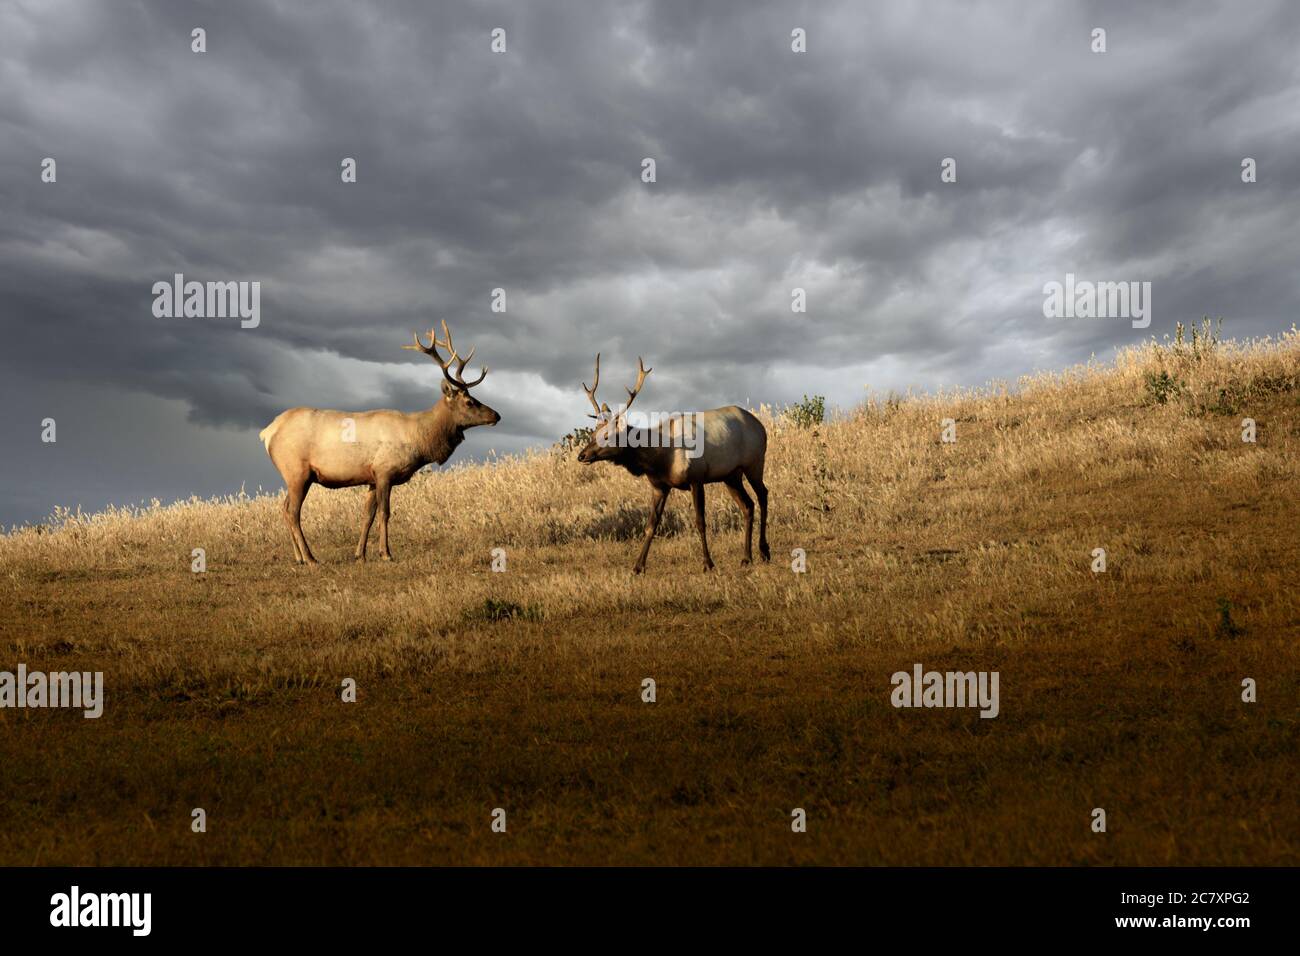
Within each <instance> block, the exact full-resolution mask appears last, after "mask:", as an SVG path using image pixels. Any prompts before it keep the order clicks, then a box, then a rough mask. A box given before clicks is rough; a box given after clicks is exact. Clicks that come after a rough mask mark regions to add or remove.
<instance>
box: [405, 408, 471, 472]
mask: <svg viewBox="0 0 1300 956" xmlns="http://www.w3.org/2000/svg"><path fill="white" fill-rule="evenodd" d="M416 418H417V419H418V421H419V424H420V451H421V453H422V454H423V456H424V457H425V458H426V459H427V460H428V461H430V462H432V463H433V464H436V465H441V464H442V463H443V462H445V461H446V460H447V459H448V458H450V457H451V453H452V452H453V451H455V450H456V446H457V445H459V444H460V443H461V442H462V441H464V440H465V430H464V429H463V428H461V427H460V426H459V425H457V424H456V422H455V420H454V419H453V418H452V415H451V409H450V408H448V407H447V403H446V402H439V403H438V404H437V405H434V406H433V408H430V409H428V410H427V411H423V412H417V413H416Z"/></svg>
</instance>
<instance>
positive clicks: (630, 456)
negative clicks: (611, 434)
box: [614, 429, 674, 478]
mask: <svg viewBox="0 0 1300 956" xmlns="http://www.w3.org/2000/svg"><path fill="white" fill-rule="evenodd" d="M643 430H644V429H643ZM673 451H674V449H672V448H658V447H656V448H634V447H624V448H620V449H619V451H618V455H617V456H616V457H615V458H614V462H615V464H617V465H619V466H621V467H622V468H625V469H626V470H627V471H628V473H629V474H632V475H634V476H635V477H637V478H640V477H641V476H642V475H650V476H651V477H655V478H659V477H662V476H664V475H667V474H668V472H669V471H670V470H671V468H672V455H673Z"/></svg>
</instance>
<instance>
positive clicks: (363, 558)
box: [355, 554, 366, 564]
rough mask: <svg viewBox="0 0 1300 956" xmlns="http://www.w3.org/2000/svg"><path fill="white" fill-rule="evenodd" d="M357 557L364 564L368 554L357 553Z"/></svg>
mask: <svg viewBox="0 0 1300 956" xmlns="http://www.w3.org/2000/svg"><path fill="white" fill-rule="evenodd" d="M355 559H356V560H357V561H360V562H361V563H362V564H365V563H366V556H365V555H364V554H358V555H355Z"/></svg>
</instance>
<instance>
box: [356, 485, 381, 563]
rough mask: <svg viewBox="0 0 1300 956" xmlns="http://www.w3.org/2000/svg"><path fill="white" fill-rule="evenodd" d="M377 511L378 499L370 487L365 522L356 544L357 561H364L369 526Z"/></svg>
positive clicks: (368, 537)
mask: <svg viewBox="0 0 1300 956" xmlns="http://www.w3.org/2000/svg"><path fill="white" fill-rule="evenodd" d="M378 509H379V499H378V497H377V496H376V495H375V489H374V486H373V485H372V486H371V487H370V494H369V495H367V496H366V520H365V521H363V522H362V524H361V540H360V541H358V542H357V560H358V561H364V560H366V545H367V544H368V543H369V540H370V526H371V525H372V524H374V521H375V512H376V511H377V510H378Z"/></svg>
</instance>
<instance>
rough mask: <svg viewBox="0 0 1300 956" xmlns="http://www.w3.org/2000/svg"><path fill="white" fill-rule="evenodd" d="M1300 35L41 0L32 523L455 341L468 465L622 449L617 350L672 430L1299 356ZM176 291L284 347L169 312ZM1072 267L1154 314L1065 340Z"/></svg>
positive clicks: (1006, 22)
mask: <svg viewBox="0 0 1300 956" xmlns="http://www.w3.org/2000/svg"><path fill="white" fill-rule="evenodd" d="M195 27H202V28H204V29H205V30H206V34H207V37H206V39H207V51H206V52H204V53H195V52H192V50H191V43H192V40H191V31H192V30H193V29H194V28H195ZM1095 27H1102V28H1105V30H1106V46H1107V51H1106V52H1105V53H1094V52H1092V50H1091V46H1092V44H1093V40H1092V36H1091V34H1092V30H1093V28H1095ZM494 28H502V29H504V31H505V39H506V51H505V52H504V53H494V52H493V50H492V48H491V42H492V38H491V32H492V30H493V29H494ZM795 28H802V29H804V30H805V31H806V35H807V52H804V53H797V52H794V51H792V49H791V43H792V39H791V31H792V30H794V29H795ZM1297 50H1300V4H1296V3H1284V2H1277V3H1267V2H1258V3H1256V2H1251V3H1220V4H1214V3H1168V4H1160V3H1140V4H1138V3H1130V2H1116V3H1095V4H1081V3H1080V4H1066V3H1060V4H1057V3H1043V2H1037V0H1029V2H1024V3H1010V2H1007V3H987V4H981V3H973V2H968V0H961V2H953V3H941V2H930V0H927V2H913V0H902V2H898V3H882V2H876V0H873V2H870V3H867V2H859V3H828V2H817V3H811V2H808V3H801V2H773V3H763V2H755V0H735V2H718V0H710V2H707V3H705V2H691V0H671V2H637V3H625V2H618V0H613V2H610V0H604V2H600V3H594V2H590V0H581V2H572V3H565V2H549V0H529V2H527V3H519V2H515V3H479V4H471V3H464V4H460V3H429V2H405V3H403V2H394V0H383V2H379V0H375V2H371V3H363V2H358V0H330V2H321V0H313V2H305V0H303V2H293V3H290V2H281V3H274V2H266V0H263V2H240V0H222V2H213V3H192V2H174V0H157V2H145V0H136V2H125V0H123V2H90V0H81V2H69V0H17V2H15V0H0V327H2V331H3V339H2V340H0V341H2V342H3V345H2V346H0V392H2V395H3V401H4V409H5V411H4V414H3V415H2V416H0V479H2V480H0V524H3V525H12V524H15V523H18V522H25V521H33V520H38V519H40V518H41V517H42V516H44V515H46V514H48V513H49V512H50V510H51V509H52V508H53V507H54V506H56V505H66V506H71V507H74V508H75V507H76V506H77V505H81V506H82V507H84V508H87V509H98V508H102V507H103V506H104V505H105V504H108V503H118V504H124V503H133V502H139V501H141V500H144V499H149V498H153V497H158V498H161V499H163V500H164V501H167V500H171V499H174V498H176V497H186V496H188V495H189V494H191V493H195V494H200V495H209V494H215V493H229V492H234V491H237V490H238V489H239V488H240V486H241V484H243V485H244V486H245V487H246V488H247V489H248V490H249V491H250V492H251V491H253V490H255V489H256V488H257V487H258V486H262V487H265V488H278V487H280V479H279V476H278V475H277V474H276V472H275V471H274V469H273V468H272V466H271V463H270V461H269V460H268V459H267V457H266V455H265V452H264V451H263V449H262V447H261V444H260V443H259V442H258V440H257V432H258V430H259V429H260V428H262V427H263V426H264V425H266V424H267V423H268V422H269V421H270V420H271V419H272V418H273V417H274V416H275V415H276V414H277V413H279V412H280V411H282V410H283V409H285V408H289V407H292V406H295V405H314V406H319V407H327V408H331V407H332V408H344V409H349V410H361V409H366V408H377V407H395V408H400V409H404V410H410V411H413V410H416V409H419V408H423V407H427V406H429V405H431V404H432V403H433V402H434V401H436V400H437V397H438V386H439V382H440V378H441V376H440V374H439V373H438V371H437V369H436V368H435V367H434V366H433V365H432V364H431V363H430V362H429V360H428V359H427V358H425V357H423V356H421V355H419V354H417V353H413V352H404V351H401V349H400V346H401V345H403V344H404V343H408V342H409V341H410V337H411V333H412V331H413V330H416V329H426V330H427V329H428V328H430V327H431V326H432V325H433V324H434V323H435V322H436V321H437V320H439V319H444V318H445V319H447V321H448V322H449V324H450V325H451V328H452V331H453V334H454V335H455V336H456V341H457V344H458V345H462V346H466V347H467V346H469V345H471V344H472V345H475V346H476V347H477V348H478V356H477V358H478V359H481V360H483V361H484V362H486V363H487V364H488V365H489V366H490V367H491V369H492V370H491V372H490V373H489V375H488V377H487V380H486V382H485V383H484V384H483V385H482V386H481V387H480V388H479V389H477V390H476V394H477V395H478V396H479V397H480V398H481V400H483V401H484V402H486V403H487V404H489V405H491V406H493V407H495V408H496V409H497V410H498V411H500V412H501V414H502V416H503V421H502V423H501V424H500V425H499V426H497V427H496V428H495V429H491V430H489V429H478V430H475V431H472V432H470V433H469V436H468V439H467V441H466V443H465V444H464V445H462V446H461V448H460V449H459V450H458V452H457V453H456V457H455V458H453V459H452V461H453V462H455V461H458V460H470V459H473V458H475V457H482V456H483V455H485V454H486V453H487V452H488V451H489V449H496V450H497V451H499V452H508V451H515V450H519V449H521V448H525V447H528V446H530V445H544V444H550V443H551V442H553V441H554V440H555V439H556V438H557V437H559V436H560V435H562V434H564V433H565V432H567V431H569V430H571V429H572V428H574V427H575V426H579V425H582V424H585V423H586V419H585V418H584V417H583V416H584V414H585V412H586V411H587V405H586V400H585V397H584V395H583V393H582V391H581V389H580V387H579V383H580V381H581V380H583V379H584V378H588V376H589V375H590V371H591V361H592V357H593V353H594V352H595V351H596V350H597V349H600V350H601V351H602V352H603V353H604V360H603V363H602V364H603V371H604V382H605V383H607V384H605V385H603V390H604V391H605V392H606V394H607V395H608V397H609V398H610V399H613V398H616V397H618V396H619V395H621V394H622V390H621V386H622V385H623V384H624V382H628V383H630V382H631V381H632V380H633V378H634V372H635V363H636V356H637V355H638V354H640V355H643V356H644V357H645V360H646V364H647V365H649V366H653V368H654V373H653V374H652V375H651V377H650V379H649V380H648V382H647V385H646V388H645V392H644V395H643V398H642V399H641V402H642V403H644V404H645V405H646V407H647V408H648V409H665V410H669V409H671V410H681V409H695V408H708V407H713V406H716V405H720V404H727V403H731V402H737V403H749V404H751V405H757V404H758V403H760V402H766V403H787V402H790V401H792V400H796V399H798V398H799V397H800V396H801V395H802V394H803V393H805V392H808V393H817V394H823V395H825V396H827V399H828V401H830V402H831V403H833V404H836V405H840V406H844V407H848V406H851V405H853V404H855V403H857V402H859V401H861V399H862V398H863V397H864V395H865V394H867V391H868V389H870V390H874V391H876V392H880V393H883V392H886V391H888V390H889V389H896V390H904V389H907V388H908V387H915V388H919V389H926V390H929V389H935V388H939V387H945V386H951V385H958V384H965V385H977V384H981V383H984V382H986V381H989V380H1009V381H1014V380H1015V379H1016V378H1017V377H1018V376H1020V375H1022V374H1025V373H1028V372H1032V371H1035V370H1041V369H1053V368H1060V367H1063V366H1066V365H1069V364H1072V363H1075V362H1080V361H1085V360H1087V359H1088V358H1089V356H1090V355H1093V354H1095V355H1097V356H1098V357H1099V358H1103V359H1104V358H1107V357H1109V356H1110V355H1111V354H1113V351H1114V349H1115V348H1117V347H1121V346H1124V345H1127V344H1131V343H1134V342H1138V341H1141V340H1143V339H1144V338H1147V337H1149V336H1151V335H1153V334H1154V335H1156V336H1162V335H1164V334H1166V333H1169V332H1171V331H1172V329H1173V326H1174V323H1175V322H1177V321H1180V320H1182V321H1190V320H1194V319H1197V318H1199V316H1201V315H1202V314H1204V313H1209V314H1211V315H1214V316H1218V315H1223V316H1225V317H1226V319H1227V322H1226V326H1225V328H1226V330H1227V332H1228V333H1229V334H1231V335H1235V336H1238V337H1241V336H1249V335H1260V334H1276V333H1278V332H1280V331H1282V330H1284V329H1286V328H1289V327H1290V325H1291V324H1292V322H1294V321H1296V320H1297V308H1296V306H1297V303H1300V270H1298V269H1297V252H1298V251H1300V226H1298V225H1297V218H1298V216H1300V203H1298V202H1297V195H1296V184H1297V182H1298V181H1300V136H1298V134H1300V76H1298V65H1300V56H1298V55H1297ZM46 157H52V158H53V159H54V160H55V161H56V163H57V167H56V171H57V181H56V182H54V183H47V182H42V178H41V174H42V161H43V160H44V159H45V158H46ZM344 157H354V158H355V159H356V161H357V182H356V183H355V184H345V183H343V182H342V181H341V175H340V163H341V161H342V160H343V158H344ZM645 157H652V158H654V159H655V161H656V164H657V169H656V175H657V181H656V182H655V183H653V184H647V183H644V182H643V181H642V176H641V173H642V160H643V159H644V158H645ZM947 157H951V158H954V159H955V160H956V164H957V165H956V172H957V181H956V182H952V183H945V182H942V181H941V177H940V173H941V162H942V161H943V160H944V159H945V158H947ZM1243 157H1252V158H1254V159H1255V160H1256V162H1257V165H1258V182H1256V183H1253V184H1244V183H1243V182H1242V177H1241V162H1242V159H1243ZM177 272H181V273H183V274H184V275H185V277H186V279H187V280H189V279H193V280H199V281H258V282H260V283H261V322H260V325H259V326H258V327H257V328H250V329H244V328H241V327H240V324H239V322H238V320H235V319H211V318H170V319H166V318H157V317H155V315H154V314H153V309H152V306H153V293H152V287H153V284H154V283H155V282H158V281H170V279H171V277H172V276H173V274H174V273H177ZM1070 272H1072V273H1075V274H1076V275H1077V276H1078V277H1079V278H1080V279H1091V280H1104V281H1149V282H1151V283H1152V292H1153V317H1152V322H1151V326H1150V328H1148V329H1135V328H1133V327H1132V324H1131V323H1130V322H1129V321H1128V320H1125V319H1122V318H1121V319H1078V318H1076V319H1047V318H1045V317H1044V315H1043V299H1044V296H1043V286H1044V283H1046V282H1049V281H1053V280H1055V281H1063V280H1064V277H1065V274H1066V273H1070ZM498 287H500V288H503V289H505V290H506V306H507V311H506V312H504V313H500V312H493V311H492V308H491V305H492V290H493V289H494V288H498ZM796 287H799V288H803V289H805V290H806V295H807V312H806V313H803V314H795V313H792V311H791V290H792V289H794V288H796ZM589 380H590V379H589V378H588V381H589ZM45 418H54V419H55V420H56V422H57V439H58V440H57V442H56V443H54V444H47V443H42V441H41V422H42V420H43V419H45Z"/></svg>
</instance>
